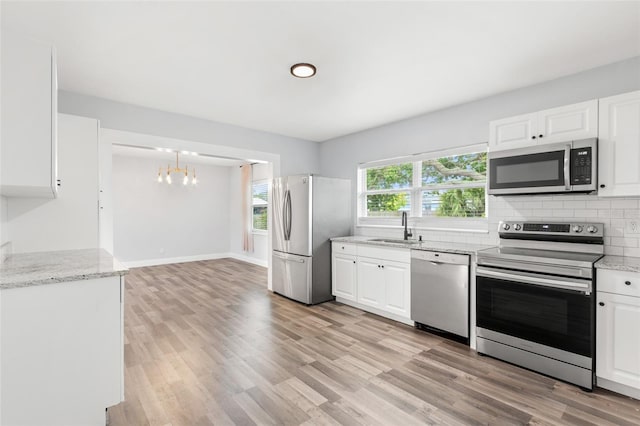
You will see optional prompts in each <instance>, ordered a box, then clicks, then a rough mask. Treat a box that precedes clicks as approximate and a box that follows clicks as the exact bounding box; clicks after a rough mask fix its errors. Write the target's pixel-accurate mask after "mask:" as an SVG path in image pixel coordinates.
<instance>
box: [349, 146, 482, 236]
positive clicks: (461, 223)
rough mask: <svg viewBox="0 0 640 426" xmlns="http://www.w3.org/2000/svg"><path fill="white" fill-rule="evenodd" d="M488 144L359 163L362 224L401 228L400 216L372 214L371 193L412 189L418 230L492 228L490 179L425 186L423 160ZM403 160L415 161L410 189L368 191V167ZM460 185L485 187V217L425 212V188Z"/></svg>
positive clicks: (470, 151)
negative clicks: (368, 209)
mask: <svg viewBox="0 0 640 426" xmlns="http://www.w3.org/2000/svg"><path fill="white" fill-rule="evenodd" d="M487 147H488V144H487V143H482V144H475V145H468V146H464V147H459V148H454V149H447V150H440V151H432V152H425V153H420V154H414V155H410V156H404V157H395V158H389V159H385V160H378V161H371V162H366V163H361V164H358V169H357V186H356V191H357V222H356V226H358V227H393V228H396V227H399V226H400V225H399V222H400V218H399V217H398V216H368V215H367V196H368V195H373V194H384V193H391V194H393V193H402V192H408V193H409V196H410V197H411V210H410V212H409V219H410V222H411V227H412V228H417V229H437V230H451V231H470V232H478V231H480V232H486V231H488V220H489V208H488V207H489V195H488V194H487V182H486V181H485V182H483V183H473V182H469V183H468V184H467V183H464V184H460V183H457V184H446V183H443V184H437V185H428V186H422V162H423V161H425V160H430V159H437V158H443V157H450V156H455V155H464V154H473V153H480V152H487ZM403 163H412V164H413V182H412V186H411V187H410V188H405V189H392V190H367V189H366V179H367V169H370V168H373V167H384V166H392V165H397V164H403ZM457 188H484V190H485V199H484V202H485V210H484V211H485V216H484V217H442V216H423V215H422V194H423V192H424V191H435V190H446V189H457Z"/></svg>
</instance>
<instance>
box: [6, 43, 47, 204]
mask: <svg viewBox="0 0 640 426" xmlns="http://www.w3.org/2000/svg"><path fill="white" fill-rule="evenodd" d="M1 64H2V65H1V74H2V93H1V102H2V116H1V121H2V130H1V132H2V152H1V161H2V175H1V183H2V185H1V186H0V195H4V196H6V197H46V198H54V197H55V196H56V193H57V159H56V151H57V147H56V133H57V129H56V126H57V122H56V120H57V117H56V116H57V110H58V105H57V99H58V86H57V75H56V59H55V50H54V49H53V47H52V46H51V45H48V44H43V43H39V42H36V41H33V40H30V39H26V38H22V37H19V36H17V35H16V34H12V33H5V32H3V34H2V61H1Z"/></svg>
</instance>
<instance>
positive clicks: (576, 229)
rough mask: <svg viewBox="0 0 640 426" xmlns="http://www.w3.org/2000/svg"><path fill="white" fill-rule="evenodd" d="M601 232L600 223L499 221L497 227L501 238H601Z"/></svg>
mask: <svg viewBox="0 0 640 426" xmlns="http://www.w3.org/2000/svg"><path fill="white" fill-rule="evenodd" d="M603 231H604V224H602V223H584V222H575V223H569V222H556V223H554V222H517V221H501V222H500V224H499V225H498V233H499V234H500V236H501V237H504V236H506V235H518V234H520V235H525V234H529V235H563V236H568V235H575V236H590V237H602V236H603V235H604V232H603Z"/></svg>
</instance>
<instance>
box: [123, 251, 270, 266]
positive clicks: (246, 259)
mask: <svg viewBox="0 0 640 426" xmlns="http://www.w3.org/2000/svg"><path fill="white" fill-rule="evenodd" d="M226 258H231V259H236V260H241V261H243V262H248V263H253V264H254V265H258V266H263V267H265V268H266V267H268V262H267V261H266V260H261V259H255V258H253V257H249V256H245V255H242V254H238V253H211V254H198V255H195V256H180V257H165V258H160V259H145V260H133V261H130V262H120V263H122V264H123V265H124V266H126V267H127V268H142V267H144V266H158V265H169V264H171V263H185V262H197V261H199V260H214V259H226Z"/></svg>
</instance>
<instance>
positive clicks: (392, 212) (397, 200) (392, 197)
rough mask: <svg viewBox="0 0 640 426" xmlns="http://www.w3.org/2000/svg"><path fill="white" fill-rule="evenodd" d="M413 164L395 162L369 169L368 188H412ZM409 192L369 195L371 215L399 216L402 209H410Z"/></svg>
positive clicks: (368, 208)
mask: <svg viewBox="0 0 640 426" xmlns="http://www.w3.org/2000/svg"><path fill="white" fill-rule="evenodd" d="M412 183H413V164H412V163H404V164H394V165H391V166H384V167H373V168H370V169H367V190H381V189H404V188H411V185H412ZM410 199H411V197H409V194H408V193H407V192H400V193H393V194H371V195H367V211H368V212H369V216H399V215H400V212H401V211H402V210H407V211H408V210H409V207H410Z"/></svg>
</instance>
